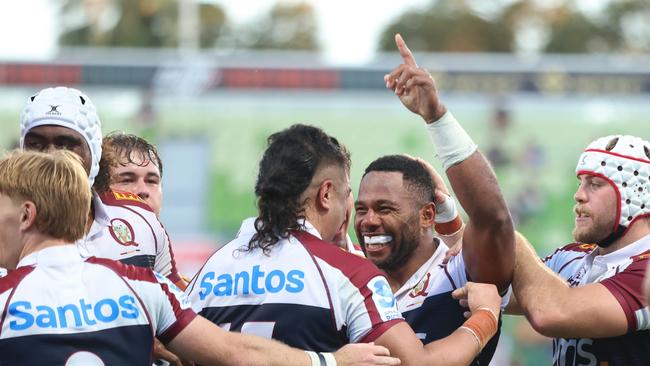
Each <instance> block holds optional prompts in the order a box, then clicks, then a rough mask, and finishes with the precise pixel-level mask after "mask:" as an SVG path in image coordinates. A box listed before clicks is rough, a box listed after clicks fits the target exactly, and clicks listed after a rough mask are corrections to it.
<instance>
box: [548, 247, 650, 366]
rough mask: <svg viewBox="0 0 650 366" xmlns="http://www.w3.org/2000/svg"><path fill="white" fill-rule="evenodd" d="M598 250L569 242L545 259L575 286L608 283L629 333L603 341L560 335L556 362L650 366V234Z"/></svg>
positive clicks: (573, 365) (562, 365)
mask: <svg viewBox="0 0 650 366" xmlns="http://www.w3.org/2000/svg"><path fill="white" fill-rule="evenodd" d="M597 248H598V247H597V246H596V245H593V244H580V243H574V244H569V245H567V246H564V247H562V248H559V249H557V250H556V251H555V253H553V254H552V255H550V256H548V257H546V259H544V262H545V263H546V265H547V266H548V267H549V268H551V269H552V270H553V271H554V272H556V273H558V274H559V275H560V277H562V278H563V279H565V280H566V281H567V283H568V284H569V285H570V286H571V287H577V286H583V285H587V284H589V283H595V282H599V283H601V284H602V285H603V286H605V287H606V288H607V289H608V290H609V291H610V292H611V293H612V295H614V297H615V298H616V300H618V302H619V304H620V305H621V307H622V308H623V311H624V312H625V316H626V317H627V322H628V333H627V334H625V335H623V336H619V337H610V338H600V339H590V338H580V339H564V338H555V339H554V340H553V364H554V365H557V366H578V365H594V366H600V365H608V366H619V365H620V366H623V365H625V366H641V365H646V366H647V365H650V330H649V329H650V311H649V310H648V307H647V304H645V301H644V300H643V290H642V287H643V278H644V275H645V272H646V267H647V266H648V258H650V235H647V236H645V237H643V238H642V239H641V240H638V241H637V242H635V243H632V244H630V245H628V246H626V247H624V248H622V249H619V250H617V251H615V252H612V253H609V254H607V255H597V253H598V251H597V250H596V249H597ZM592 301H598V299H593V300H592Z"/></svg>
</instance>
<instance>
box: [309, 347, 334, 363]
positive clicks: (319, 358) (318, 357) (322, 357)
mask: <svg viewBox="0 0 650 366" xmlns="http://www.w3.org/2000/svg"><path fill="white" fill-rule="evenodd" d="M305 353H306V354H307V355H308V356H309V359H310V360H311V366H336V358H334V354H333V353H330V352H318V353H316V352H312V351H305Z"/></svg>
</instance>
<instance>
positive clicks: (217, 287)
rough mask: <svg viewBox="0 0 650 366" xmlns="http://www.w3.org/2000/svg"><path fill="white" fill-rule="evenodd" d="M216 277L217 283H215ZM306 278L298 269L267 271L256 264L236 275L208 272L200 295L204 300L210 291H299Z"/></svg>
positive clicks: (230, 293)
mask: <svg viewBox="0 0 650 366" xmlns="http://www.w3.org/2000/svg"><path fill="white" fill-rule="evenodd" d="M215 278H216V283H214V282H215ZM304 278H305V273H304V272H303V271H299V270H297V269H294V270H291V271H289V272H287V273H286V274H285V272H283V271H281V270H278V269H276V270H273V271H271V272H269V273H266V272H264V271H261V270H260V266H259V265H258V266H254V267H253V269H252V270H251V271H242V272H238V273H235V274H234V276H233V275H231V274H228V273H224V274H220V275H219V276H218V277H217V275H216V273H214V272H208V273H206V274H205V275H204V276H203V278H201V292H199V297H200V299H201V300H204V299H205V297H206V296H208V294H210V293H213V294H214V296H236V295H248V294H250V293H251V292H252V293H253V294H256V295H262V294H264V293H265V292H266V291H268V292H270V293H277V292H280V291H282V290H284V291H287V292H290V293H298V292H301V291H302V290H303V289H304V288H305V283H304V282H303V281H302V280H303V279H304Z"/></svg>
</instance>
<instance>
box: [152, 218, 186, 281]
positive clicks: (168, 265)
mask: <svg viewBox="0 0 650 366" xmlns="http://www.w3.org/2000/svg"><path fill="white" fill-rule="evenodd" d="M155 228H156V231H157V232H156V241H157V242H158V246H157V248H156V261H155V262H154V270H155V271H156V272H158V273H160V274H162V275H163V276H165V277H167V278H168V279H169V280H170V281H172V282H173V283H175V284H177V283H179V282H180V281H181V276H180V274H179V273H178V269H177V268H176V261H175V260H174V252H173V251H172V243H171V240H170V239H169V234H168V233H167V231H166V230H165V228H164V227H163V225H162V223H161V222H160V221H158V220H157V219H156V225H155Z"/></svg>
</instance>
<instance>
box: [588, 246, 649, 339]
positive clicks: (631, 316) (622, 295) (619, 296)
mask: <svg viewBox="0 0 650 366" xmlns="http://www.w3.org/2000/svg"><path fill="white" fill-rule="evenodd" d="M639 257H642V258H638V257H637V258H638V259H637V260H633V262H632V263H631V264H630V265H629V266H627V268H625V269H624V270H623V271H621V272H619V273H617V274H615V275H614V276H612V277H609V278H607V279H605V280H603V281H601V282H600V283H601V284H602V285H603V286H605V287H606V288H607V289H608V290H609V291H610V292H611V293H612V295H614V297H615V298H616V300H617V301H618V303H619V304H620V305H621V308H623V311H624V312H625V317H626V318H627V325H628V327H627V330H628V332H634V331H638V330H645V329H650V311H649V310H648V306H647V305H646V304H645V301H644V300H643V279H644V277H645V272H646V267H647V266H648V262H650V261H649V260H648V258H649V257H650V254H645V255H641V256H639Z"/></svg>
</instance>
